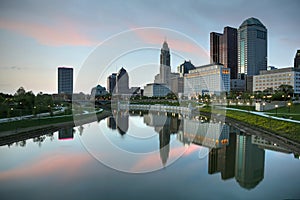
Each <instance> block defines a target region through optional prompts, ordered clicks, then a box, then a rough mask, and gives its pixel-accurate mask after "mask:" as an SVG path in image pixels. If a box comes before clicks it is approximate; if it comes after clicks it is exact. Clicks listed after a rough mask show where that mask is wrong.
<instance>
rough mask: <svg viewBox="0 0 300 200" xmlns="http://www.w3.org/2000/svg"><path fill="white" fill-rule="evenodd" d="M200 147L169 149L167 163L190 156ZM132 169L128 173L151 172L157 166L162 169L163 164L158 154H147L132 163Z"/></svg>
mask: <svg viewBox="0 0 300 200" xmlns="http://www.w3.org/2000/svg"><path fill="white" fill-rule="evenodd" d="M201 148H202V147H200V146H198V145H191V146H178V147H173V148H171V151H170V153H169V158H168V160H169V163H172V161H174V160H176V159H178V157H180V156H189V155H190V154H192V153H194V152H196V151H197V150H199V149H201ZM133 164H134V165H133V166H132V169H131V170H130V171H132V172H136V171H141V170H143V171H144V170H145V171H146V170H147V169H148V170H149V171H151V170H153V169H156V168H157V166H161V167H163V163H162V162H161V158H160V155H159V154H149V155H145V156H143V157H141V159H139V160H138V161H137V162H135V163H133Z"/></svg>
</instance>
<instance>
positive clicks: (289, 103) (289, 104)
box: [288, 102, 292, 114]
mask: <svg viewBox="0 0 300 200" xmlns="http://www.w3.org/2000/svg"><path fill="white" fill-rule="evenodd" d="M291 105H292V103H291V102H288V107H289V114H290V113H291Z"/></svg>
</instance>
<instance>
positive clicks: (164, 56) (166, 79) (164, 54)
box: [160, 41, 171, 86]
mask: <svg viewBox="0 0 300 200" xmlns="http://www.w3.org/2000/svg"><path fill="white" fill-rule="evenodd" d="M170 74H171V65H170V50H169V47H168V43H167V42H166V41H164V43H163V46H162V48H161V53H160V82H161V83H164V84H166V85H168V86H169V85H170Z"/></svg>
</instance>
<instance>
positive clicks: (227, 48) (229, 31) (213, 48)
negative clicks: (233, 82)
mask: <svg viewBox="0 0 300 200" xmlns="http://www.w3.org/2000/svg"><path fill="white" fill-rule="evenodd" d="M237 55H238V54H237V29H236V28H232V27H228V26H227V27H225V28H224V32H223V34H221V33H215V32H211V33H210V59H211V62H210V63H211V64H212V63H220V64H223V65H224V67H225V68H230V72H231V79H236V78H237V65H238V62H237Z"/></svg>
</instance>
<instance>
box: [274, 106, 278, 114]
mask: <svg viewBox="0 0 300 200" xmlns="http://www.w3.org/2000/svg"><path fill="white" fill-rule="evenodd" d="M275 108H276V116H277V108H278V105H277V104H276V105H275Z"/></svg>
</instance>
